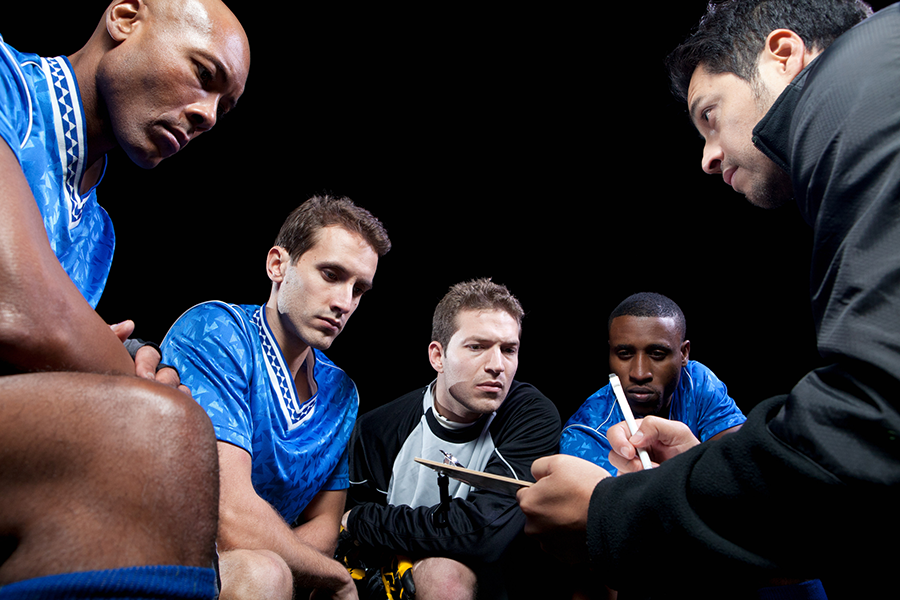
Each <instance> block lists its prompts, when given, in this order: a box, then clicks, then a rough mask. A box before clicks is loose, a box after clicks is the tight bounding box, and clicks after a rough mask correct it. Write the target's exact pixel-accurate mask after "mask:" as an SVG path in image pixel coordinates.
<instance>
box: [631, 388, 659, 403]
mask: <svg viewBox="0 0 900 600" xmlns="http://www.w3.org/2000/svg"><path fill="white" fill-rule="evenodd" d="M625 394H626V395H627V396H628V398H629V399H631V400H634V401H635V402H650V401H652V400H655V399H656V396H657V394H656V390H653V389H651V388H647V387H632V388H628V389H627V390H625Z"/></svg>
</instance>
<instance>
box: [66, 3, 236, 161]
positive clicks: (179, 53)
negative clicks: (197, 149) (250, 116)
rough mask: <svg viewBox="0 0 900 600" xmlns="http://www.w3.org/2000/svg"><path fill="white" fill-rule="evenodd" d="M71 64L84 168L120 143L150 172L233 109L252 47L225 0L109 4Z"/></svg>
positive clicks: (134, 159) (129, 155) (128, 153)
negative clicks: (84, 134) (83, 123)
mask: <svg viewBox="0 0 900 600" xmlns="http://www.w3.org/2000/svg"><path fill="white" fill-rule="evenodd" d="M69 59H70V62H71V63H72V66H73V69H74V70H75V73H76V77H77V78H78V83H79V87H80V88H81V92H82V101H83V103H84V106H85V118H86V120H87V125H88V152H89V161H90V162H91V163H93V162H94V161H95V160H97V159H99V158H100V157H101V156H102V155H103V154H106V153H107V152H108V151H110V150H111V149H113V148H114V147H116V146H118V147H121V148H122V149H123V150H124V151H125V153H126V154H127V155H128V157H129V158H130V159H131V160H132V161H133V162H134V163H135V164H137V165H139V166H141V167H144V168H152V167H155V166H156V165H157V164H159V162H160V161H162V160H163V159H165V158H168V157H170V156H172V155H174V154H175V153H177V152H179V151H180V150H182V149H183V148H184V147H185V146H186V145H187V144H188V142H190V141H191V140H192V139H193V138H195V137H197V136H198V135H200V134H201V133H204V132H206V131H209V130H210V129H212V128H213V126H214V125H215V124H216V123H217V122H218V119H219V118H221V117H222V116H223V115H224V114H226V113H227V112H229V111H230V110H232V109H233V108H234V107H235V105H236V104H237V101H238V98H239V97H240V96H241V94H243V92H244V85H245V84H246V81H247V75H248V72H249V69H250V45H249V42H248V41H247V35H246V33H245V32H244V28H243V27H242V26H241V24H240V22H239V21H238V19H237V17H235V15H234V13H232V12H231V10H230V9H229V8H228V7H227V6H225V4H223V3H222V2H221V0H114V1H113V2H112V3H111V4H110V5H109V6H108V8H107V9H106V12H105V13H104V16H103V19H102V20H101V21H100V23H99V24H98V26H97V29H96V30H95V31H94V35H93V36H92V37H91V39H90V40H89V41H88V43H87V45H86V46H85V47H84V48H82V49H81V50H80V51H79V52H77V53H75V54H73V55H72V56H70V57H69Z"/></svg>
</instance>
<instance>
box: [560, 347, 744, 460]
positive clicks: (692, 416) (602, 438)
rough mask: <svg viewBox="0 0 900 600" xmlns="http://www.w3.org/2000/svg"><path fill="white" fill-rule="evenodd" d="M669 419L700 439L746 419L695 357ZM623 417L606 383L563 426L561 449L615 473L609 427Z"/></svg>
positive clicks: (685, 370) (674, 396)
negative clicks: (610, 454)
mask: <svg viewBox="0 0 900 600" xmlns="http://www.w3.org/2000/svg"><path fill="white" fill-rule="evenodd" d="M669 419H671V420H673V421H681V422H682V423H684V424H685V425H687V426H688V427H690V429H691V431H692V432H693V433H694V435H695V436H697V438H698V439H699V440H700V441H701V442H705V441H706V440H708V439H709V438H711V437H713V436H715V435H717V434H719V433H721V432H723V431H725V430H726V429H728V428H730V427H734V426H735V425H741V424H742V423H743V422H744V421H746V420H747V418H746V417H745V416H744V414H743V413H742V412H741V409H739V408H738V407H737V405H736V404H735V403H734V400H732V399H731V397H730V396H729V395H728V389H727V388H726V387H725V384H724V383H722V382H721V381H720V380H719V378H718V377H716V376H715V374H714V373H713V372H712V371H710V370H709V369H708V368H706V367H705V366H703V365H702V364H700V363H698V362H697V361H693V360H691V361H688V364H687V366H685V367H682V369H681V380H680V381H679V382H678V387H677V388H676V389H675V392H673V394H672V402H671V405H670V407H669ZM624 420H625V415H623V414H622V411H621V409H620V408H619V404H618V403H617V402H616V396H615V393H614V392H613V391H612V386H610V384H606V386H604V387H603V388H601V389H600V390H598V391H597V392H595V393H594V394H593V395H591V397H589V398H588V399H587V400H585V402H584V404H582V405H581V408H579V409H578V410H577V411H576V412H575V414H574V415H572V417H571V418H570V419H569V420H568V422H567V423H566V426H565V427H563V431H562V436H561V437H560V440H559V451H560V452H561V453H562V454H571V455H573V456H578V457H581V458H583V459H585V460H589V461H591V462H592V463H594V464H597V465H600V466H601V467H603V468H604V469H606V470H607V471H609V472H610V473H611V474H612V475H615V474H616V473H617V470H616V468H615V467H613V466H612V465H611V464H610V462H609V458H608V457H609V453H610V451H611V450H612V448H611V446H610V445H609V440H607V439H606V430H607V429H609V428H610V427H612V426H613V425H615V424H616V423H618V422H619V421H624Z"/></svg>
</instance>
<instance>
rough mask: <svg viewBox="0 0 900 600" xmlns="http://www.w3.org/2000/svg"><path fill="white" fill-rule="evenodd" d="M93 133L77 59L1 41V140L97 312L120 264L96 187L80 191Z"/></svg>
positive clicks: (49, 232) (64, 259)
mask: <svg viewBox="0 0 900 600" xmlns="http://www.w3.org/2000/svg"><path fill="white" fill-rule="evenodd" d="M86 135H87V129H86V125H85V121H84V111H83V108H82V106H81V99H80V96H79V91H78V83H77V82H76V81H75V75H74V74H73V73H72V69H71V66H70V65H69V61H68V60H67V59H66V58H65V57H64V56H60V57H56V58H42V57H40V56H37V55H35V54H22V53H20V52H17V51H16V50H15V49H13V48H11V47H10V46H8V45H6V44H5V43H4V42H3V39H2V37H0V137H2V138H3V140H4V141H5V142H6V143H7V145H8V146H9V147H10V149H11V150H12V151H13V154H15V156H16V158H17V159H18V161H19V164H20V165H21V166H22V172H23V173H24V174H25V178H26V179H27V180H28V185H29V186H30V187H31V192H32V194H33V195H34V199H35V201H36V202H37V205H38V208H39V209H40V211H41V216H42V217H43V219H44V227H45V229H46V230H47V237H48V238H49V240H50V247H51V248H52V249H53V252H54V253H55V254H56V257H57V258H58V259H59V262H60V263H61V264H62V266H63V268H64V269H65V270H66V272H67V273H68V274H69V277H70V278H71V279H72V281H73V282H74V283H75V285H76V286H77V287H78V289H79V290H81V293H82V295H84V297H85V299H86V300H87V301H88V303H89V304H90V305H91V306H93V307H96V306H97V302H99V300H100V295H101V294H102V293H103V288H104V287H105V286H106V279H107V277H108V275H109V268H110V265H111V264H112V256H113V249H114V247H115V234H114V233H113V227H112V222H111V221H110V218H109V216H108V215H107V214H106V211H105V210H103V208H101V207H100V205H99V204H97V196H96V192H95V190H96V186H94V188H92V189H91V190H90V191H89V192H88V193H87V194H84V195H82V194H80V193H79V191H78V190H79V188H80V186H81V180H82V177H83V175H84V170H85V169H86V168H87V167H88V166H89V165H86V164H85V162H86V160H87V139H86ZM105 160H106V159H105V158H104V161H105ZM104 170H105V162H104ZM101 179H102V177H101Z"/></svg>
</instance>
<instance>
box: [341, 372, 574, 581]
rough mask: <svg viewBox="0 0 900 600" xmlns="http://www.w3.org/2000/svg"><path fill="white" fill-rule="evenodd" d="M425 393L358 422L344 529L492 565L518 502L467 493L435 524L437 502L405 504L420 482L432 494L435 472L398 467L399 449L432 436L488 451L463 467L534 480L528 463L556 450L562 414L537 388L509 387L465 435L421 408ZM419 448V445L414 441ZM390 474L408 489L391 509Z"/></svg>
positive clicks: (411, 549)
mask: <svg viewBox="0 0 900 600" xmlns="http://www.w3.org/2000/svg"><path fill="white" fill-rule="evenodd" d="M426 390H427V388H422V389H419V390H416V391H414V392H410V393H409V394H406V395H404V396H402V397H400V398H398V399H397V400H394V401H393V402H390V403H388V404H385V405H383V406H381V407H379V408H376V409H374V410H372V411H369V412H367V413H366V414H364V415H362V416H361V417H359V419H358V420H357V422H356V427H355V429H354V432H353V436H352V437H351V441H350V490H349V493H348V506H353V507H354V508H353V509H352V511H351V512H350V516H349V518H348V523H347V525H348V529H349V531H350V532H351V533H352V534H353V536H354V537H355V538H356V539H357V540H359V541H360V542H361V543H363V544H364V545H367V546H371V547H373V548H377V549H383V550H389V551H390V552H393V553H398V554H405V555H409V556H412V557H415V558H419V557H426V556H442V557H447V558H453V559H455V560H459V561H460V562H463V563H466V564H468V565H470V566H473V565H478V564H485V563H491V562H494V561H496V560H497V559H499V558H500V556H501V555H502V554H503V552H504V550H505V549H506V548H507V547H508V545H509V544H510V543H511V542H512V540H513V539H514V538H515V537H516V536H517V535H518V534H520V533H521V531H522V529H523V527H524V524H525V517H524V515H523V514H522V511H521V510H519V507H518V504H517V503H516V497H515V496H512V495H508V494H503V493H499V492H492V491H489V490H481V489H472V490H471V491H469V492H468V493H467V494H462V495H463V496H464V497H455V498H454V499H453V500H452V502H451V503H450V510H449V515H448V517H449V521H450V525H449V526H448V527H445V528H441V527H436V526H435V524H434V523H433V522H432V518H431V514H432V513H433V512H434V509H435V506H434V505H431V504H428V505H422V506H416V507H411V506H409V505H408V504H409V503H410V502H411V501H412V498H411V496H412V494H413V491H412V489H411V488H412V486H415V485H416V484H417V483H418V484H419V485H425V486H433V487H434V489H435V490H437V475H436V473H435V472H434V471H432V470H431V469H428V468H427V467H423V466H420V465H417V464H416V463H414V462H412V459H411V457H409V456H407V455H406V454H404V455H403V456H404V459H403V464H397V460H398V456H401V448H403V447H404V444H406V443H407V441H408V440H410V439H411V438H412V437H413V436H422V437H424V438H432V440H433V443H431V442H426V444H427V443H431V445H432V446H433V445H434V444H437V445H440V444H441V443H442V442H441V440H444V441H445V442H446V444H448V446H447V447H448V448H449V447H450V446H449V444H461V445H475V444H480V445H481V446H483V447H487V448H488V451H486V452H481V453H480V455H481V456H482V460H486V462H484V463H483V464H465V466H466V467H468V468H470V469H475V470H483V471H487V472H488V473H495V474H497V475H503V476H505V477H512V478H515V479H525V480H528V481H534V478H533V477H532V475H531V463H532V462H534V460H535V459H537V458H540V457H541V456H547V455H550V454H554V453H556V451H557V444H558V441H559V432H560V418H559V413H558V411H557V410H556V407H555V406H554V405H553V403H552V402H550V400H548V399H547V398H546V397H545V396H544V395H543V394H541V393H540V392H539V391H538V390H537V389H536V388H535V387H534V386H532V385H530V384H527V383H520V382H513V384H512V386H511V387H510V391H509V394H508V395H507V397H506V399H505V400H504V401H503V404H501V406H500V408H499V409H498V410H497V412H496V415H495V416H493V418H492V420H490V422H489V424H488V423H487V421H486V420H487V419H489V418H490V415H486V416H484V417H482V419H481V420H479V421H478V422H477V423H476V424H475V425H474V426H473V427H471V428H469V429H468V430H464V431H462V432H455V431H450V430H447V429H445V428H444V427H443V426H441V425H440V424H438V423H437V419H436V417H435V415H434V411H433V408H431V407H427V406H425V405H426V404H428V403H427V402H423V399H424V398H425V393H426ZM416 445H417V448H418V447H421V445H422V444H421V443H420V442H418V441H417V442H416ZM442 449H443V448H442ZM421 458H427V459H430V460H438V461H440V459H441V457H440V456H436V457H435V456H422V457H421ZM407 459H408V460H407ZM395 469H396V470H397V471H398V473H399V474H400V477H401V478H403V479H404V480H405V483H404V484H403V485H404V486H405V487H404V489H405V490H408V491H401V492H398V493H392V496H393V503H392V504H388V501H387V492H388V488H389V487H391V486H399V485H401V484H400V483H398V482H397V481H392V474H393V472H394V471H395ZM419 479H421V480H422V481H421V482H417V481H416V480H419ZM410 482H411V483H410ZM414 504H415V503H414Z"/></svg>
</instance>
